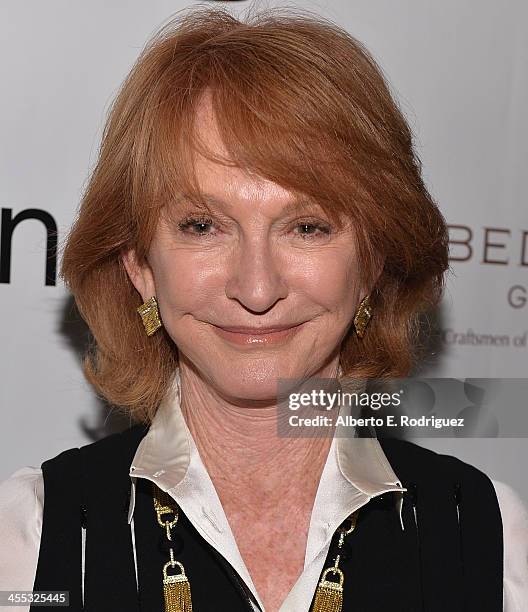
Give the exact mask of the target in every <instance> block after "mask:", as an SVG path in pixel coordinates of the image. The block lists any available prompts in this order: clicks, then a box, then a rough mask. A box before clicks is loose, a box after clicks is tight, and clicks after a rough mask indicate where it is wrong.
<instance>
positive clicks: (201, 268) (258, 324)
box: [124, 103, 366, 400]
mask: <svg viewBox="0 0 528 612" xmlns="http://www.w3.org/2000/svg"><path fill="white" fill-rule="evenodd" d="M197 125H198V129H199V130H200V137H201V138H202V139H203V140H204V141H205V142H206V144H207V145H208V146H209V147H210V148H211V149H212V150H213V151H215V152H219V153H220V154H222V155H225V150H224V149H223V145H222V143H221V141H220V138H219V136H218V133H217V131H216V129H215V123H214V117H213V115H212V113H211V111H210V106H208V105H207V104H205V103H204V104H203V105H202V106H201V107H200V110H199V114H198V124H197ZM196 172H197V177H198V179H199V181H200V185H201V187H202V190H203V192H204V193H205V194H207V197H208V203H209V205H210V206H211V207H212V208H213V211H214V214H213V215H205V216H204V215H203V213H202V214H201V213H198V214H195V213H196V210H194V211H193V206H192V205H191V204H186V203H179V204H178V205H177V208H175V209H174V210H173V211H172V212H171V214H170V215H167V216H162V218H161V220H160V223H159V226H158V228H157V232H156V234H155V237H154V240H153V242H152V244H151V248H150V251H149V256H148V264H146V265H144V266H137V264H136V263H135V258H134V253H133V252H130V253H129V254H127V255H126V256H125V257H124V263H125V265H126V268H127V270H128V273H129V275H130V278H131V280H132V282H133V283H134V285H135V286H136V288H137V289H138V291H139V292H140V293H141V296H142V298H143V300H146V299H148V298H149V297H151V296H152V295H156V297H157V300H158V303H159V307H160V314H161V318H162V321H163V325H164V327H165V328H166V330H167V332H168V334H169V335H170V336H171V338H172V339H173V341H174V342H175V343H176V345H177V347H178V349H179V354H180V361H182V358H183V363H185V361H186V360H188V361H189V362H191V363H192V364H193V365H194V367H195V369H196V370H197V371H198V372H199V373H200V376H201V377H202V378H203V379H204V380H206V381H207V382H208V383H209V384H212V385H213V386H214V387H215V389H216V390H217V391H218V392H219V393H220V394H221V395H223V396H224V397H228V398H232V399H239V400H240V399H242V400H251V399H253V400H263V399H268V398H272V397H274V395H275V394H276V391H277V387H276V384H277V378H279V377H280V378H301V377H302V378H304V377H307V376H322V377H324V376H330V375H332V374H333V373H335V371H336V368H337V363H338V353H339V347H340V344H341V341H342V339H343V338H344V336H345V334H346V333H347V331H348V328H349V326H350V325H351V322H352V319H353V316H354V314H355V311H356V309H357V306H358V304H359V301H360V300H361V299H362V298H363V297H364V295H365V294H366V291H365V290H364V289H363V288H362V287H361V285H360V270H359V269H358V264H357V259H356V249H355V244H354V234H353V229H352V228H351V227H348V228H343V229H338V228H337V227H334V226H333V225H332V224H331V222H330V221H329V219H328V218H327V217H326V216H325V214H324V213H323V211H322V209H318V208H317V209H315V210H311V211H307V210H299V209H297V210H296V209H295V206H294V205H295V201H296V200H295V198H294V197H293V196H292V194H291V193H289V192H288V191H286V190H285V189H283V188H282V187H280V186H278V185H276V184H274V183H272V182H269V181H267V180H263V179H261V178H259V177H257V176H255V175H249V174H247V173H244V172H243V171H241V170H240V169H237V168H232V167H227V166H222V165H219V164H216V163H214V162H211V161H209V160H207V159H205V158H203V157H201V156H200V157H198V158H197V163H196ZM241 327H242V328H247V330H246V333H240V332H241V331H244V330H239V331H238V332H237V331H236V330H235V331H229V329H228V328H241ZM276 327H281V328H289V329H286V331H284V330H283V331H281V332H271V333H265V334H259V333H258V332H259V331H261V330H263V329H265V328H276Z"/></svg>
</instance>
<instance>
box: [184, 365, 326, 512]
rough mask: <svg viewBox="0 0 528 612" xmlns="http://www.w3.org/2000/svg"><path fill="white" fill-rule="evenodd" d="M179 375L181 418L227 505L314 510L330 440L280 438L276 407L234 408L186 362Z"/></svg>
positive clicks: (316, 437) (253, 508) (320, 438)
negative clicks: (285, 506) (183, 419)
mask: <svg viewBox="0 0 528 612" xmlns="http://www.w3.org/2000/svg"><path fill="white" fill-rule="evenodd" d="M333 367H334V369H335V365H334V366H333ZM180 376H181V385H182V387H181V388H182V396H181V409H182V414H183V416H184V418H185V421H186V423H187V426H188V428H189V430H190V432H191V434H192V436H193V439H194V441H195V444H196V446H197V448H198V452H199V454H200V457H201V459H202V462H203V463H204V465H205V467H206V469H207V472H208V473H209V476H210V478H211V480H212V481H213V484H214V485H215V488H216V490H217V492H218V495H219V497H220V499H221V501H222V504H223V505H224V507H233V508H234V507H236V508H237V513H242V512H244V510H245V509H246V510H247V511H248V512H250V511H253V512H254V510H255V508H256V507H258V509H259V513H262V512H263V513H266V512H269V513H275V512H277V508H279V507H281V506H282V507H284V505H287V506H288V507H289V508H296V509H299V510H300V509H305V510H306V511H310V510H311V508H312V505H313V501H314V498H315V494H316V491H317V487H318V484H319V480H320V477H321V473H322V470H323V467H324V464H325V461H326V458H327V456H328V452H329V449H330V445H331V443H332V437H331V436H330V435H326V436H314V437H306V438H303V437H298V438H293V437H292V438H290V437H279V436H278V435H277V418H278V414H279V413H278V408H277V405H267V406H265V407H243V406H241V405H239V402H237V405H234V404H233V403H230V402H229V401H227V400H226V399H225V398H223V397H221V396H219V395H218V394H217V393H215V392H214V390H213V389H211V387H210V385H208V384H206V383H204V382H203V381H202V379H201V378H200V377H199V376H198V375H197V374H196V372H195V371H194V370H192V369H191V368H189V367H186V366H185V365H184V364H181V366H180ZM321 376H325V374H321ZM191 407H192V408H191ZM285 416H287V415H285ZM219 441H221V442H220V443H219Z"/></svg>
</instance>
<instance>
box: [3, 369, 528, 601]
mask: <svg viewBox="0 0 528 612" xmlns="http://www.w3.org/2000/svg"><path fill="white" fill-rule="evenodd" d="M179 383H180V380H179V373H178V372H177V373H176V376H175V380H174V385H173V387H172V389H171V392H170V393H169V394H168V395H167V397H166V398H165V400H164V401H163V402H162V403H161V405H160V407H159V409H158V411H157V413H156V415H155V417H154V419H153V422H152V424H151V426H150V428H149V430H148V432H147V434H146V435H145V437H144V438H143V439H142V440H141V442H140V444H139V446H138V448H137V450H136V453H135V456H134V459H133V461H132V464H131V466H130V477H131V496H130V507H129V513H128V521H129V524H130V528H131V533H132V542H134V503H135V484H136V482H137V479H138V478H146V479H148V480H151V481H153V482H154V483H156V485H157V486H158V487H159V488H161V489H162V490H164V491H166V492H167V493H168V494H169V495H170V496H171V497H172V498H173V499H174V500H175V501H176V502H177V503H178V504H179V506H180V507H181V508H182V510H183V512H184V513H185V514H186V516H187V517H188V519H189V521H190V522H191V523H192V524H193V525H194V527H195V528H196V530H197V531H198V532H199V533H200V535H201V536H202V537H203V538H204V539H205V540H207V542H209V544H210V545H211V546H214V547H215V548H216V550H218V552H220V553H221V554H222V555H223V556H224V558H225V559H226V560H227V561H228V562H229V563H230V564H231V566H232V567H233V569H234V570H235V571H236V572H237V573H238V574H239V576H240V578H241V580H242V582H243V584H244V585H245V588H246V590H247V593H248V595H249V597H250V599H251V600H252V602H253V605H254V607H255V610H258V609H259V608H258V607H257V606H260V609H261V610H262V611H264V610H265V608H264V605H263V603H262V600H261V599H260V597H259V594H258V592H257V590H256V588H255V585H254V584H253V581H252V579H251V576H250V574H249V572H248V569H247V567H246V565H245V563H244V560H243V558H242V556H241V555H240V552H239V549H238V546H237V543H236V541H235V538H234V535H233V532H232V531H231V528H230V526H229V523H228V520H227V517H226V515H225V513H224V510H223V508H222V504H221V502H220V499H219V497H218V494H217V492H216V489H215V488H214V485H213V483H212V481H211V479H210V477H209V474H208V472H207V470H206V468H205V466H204V464H203V462H202V461H201V459H200V455H199V453H198V450H197V447H196V445H195V442H194V440H193V437H192V435H191V433H190V431H189V429H188V427H187V425H186V423H185V419H184V418H183V414H182V412H181V408H180V384H179ZM341 410H342V412H341V413H340V414H344V410H346V409H345V408H344V407H343V408H342V409H341ZM338 427H339V426H338ZM492 482H493V485H494V487H495V491H496V493H497V497H498V501H499V507H500V510H501V514H502V521H503V530H504V611H505V612H525V611H526V610H528V511H527V509H526V507H525V505H524V504H523V503H522V501H521V499H520V498H519V496H518V494H517V493H516V492H515V491H514V490H513V489H512V488H511V487H510V486H508V485H506V484H504V483H502V482H499V481H496V480H492ZM65 486H67V483H65ZM405 490H406V489H405V488H404V487H402V485H401V483H400V482H399V480H398V478H397V476H396V474H395V473H394V472H393V470H392V468H391V466H390V464H389V462H388V460H387V458H386V456H385V454H384V452H383V450H382V447H381V445H380V443H379V441H378V440H376V438H351V437H349V436H345V435H340V434H338V433H336V435H335V436H334V439H333V440H332V444H331V447H330V451H329V453H328V457H327V460H326V463H325V466H324V469H323V472H322V474H321V479H320V482H319V486H318V489H317V494H316V498H315V502H314V506H313V510H312V514H311V519H310V525H309V531H308V539H307V545H306V552H305V559H304V569H303V571H302V573H301V575H300V576H299V578H298V580H297V582H296V583H295V584H294V586H293V588H292V589H291V591H290V592H289V593H288V595H287V597H286V599H285V600H284V602H283V603H282V605H281V608H280V612H308V610H309V608H310V604H311V601H312V597H313V594H314V592H315V589H316V587H317V581H318V578H319V576H320V574H321V571H322V569H323V564H324V562H325V559H326V556H327V553H328V549H329V546H330V541H331V539H332V535H333V534H334V532H335V530H336V529H337V527H338V526H339V525H340V524H341V523H342V522H343V521H344V520H345V519H346V517H347V516H349V515H350V514H351V513H352V512H354V511H355V510H356V509H358V508H361V507H362V506H364V505H365V504H366V503H368V502H369V500H370V499H372V498H373V497H376V496H378V495H381V494H382V493H385V492H388V491H396V492H403V491H405ZM395 499H396V503H395V508H394V511H395V512H397V513H398V514H399V517H400V524H401V527H402V529H403V522H402V518H401V512H402V495H395ZM43 504H44V483H43V477H42V470H41V468H40V467H38V468H37V467H24V468H21V469H19V470H17V471H16V472H14V473H13V474H12V475H11V476H10V477H9V478H8V479H7V480H5V481H4V482H2V483H0V590H4V591H5V590H32V587H33V583H34V580H35V575H36V568H37V562H38V554H39V546H40V535H41V529H42V513H43ZM134 552H135V551H134ZM136 578H137V569H136ZM3 609H5V610H6V612H8V611H9V610H10V609H12V610H13V612H24V611H25V612H29V606H28V607H21V606H17V607H13V608H3Z"/></svg>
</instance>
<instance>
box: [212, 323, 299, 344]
mask: <svg viewBox="0 0 528 612" xmlns="http://www.w3.org/2000/svg"><path fill="white" fill-rule="evenodd" d="M303 325H304V323H299V324H297V325H293V326H289V327H284V326H277V327H260V328H259V327H218V326H216V325H214V326H213V328H214V330H215V332H216V333H217V334H218V335H219V336H220V337H221V338H223V339H224V340H227V341H228V342H231V343H233V344H236V345H238V346H260V347H262V346H271V345H275V344H280V343H282V342H285V341H286V340H288V339H290V338H291V337H292V336H294V335H295V334H296V333H297V331H298V330H299V328H301V327H302V326H303Z"/></svg>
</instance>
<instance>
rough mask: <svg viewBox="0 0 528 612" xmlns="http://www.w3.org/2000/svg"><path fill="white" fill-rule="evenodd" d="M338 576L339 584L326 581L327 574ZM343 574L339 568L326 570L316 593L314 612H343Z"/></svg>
mask: <svg viewBox="0 0 528 612" xmlns="http://www.w3.org/2000/svg"><path fill="white" fill-rule="evenodd" d="M328 572H333V573H334V574H338V576H339V582H334V581H332V580H327V579H326V574H328ZM343 581H344V576H343V572H342V571H341V570H340V569H339V568H338V567H329V568H327V569H325V571H324V572H323V575H322V577H321V581H320V582H319V584H318V586H317V591H316V592H315V601H314V605H313V609H312V612H341V610H342V609H343Z"/></svg>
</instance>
